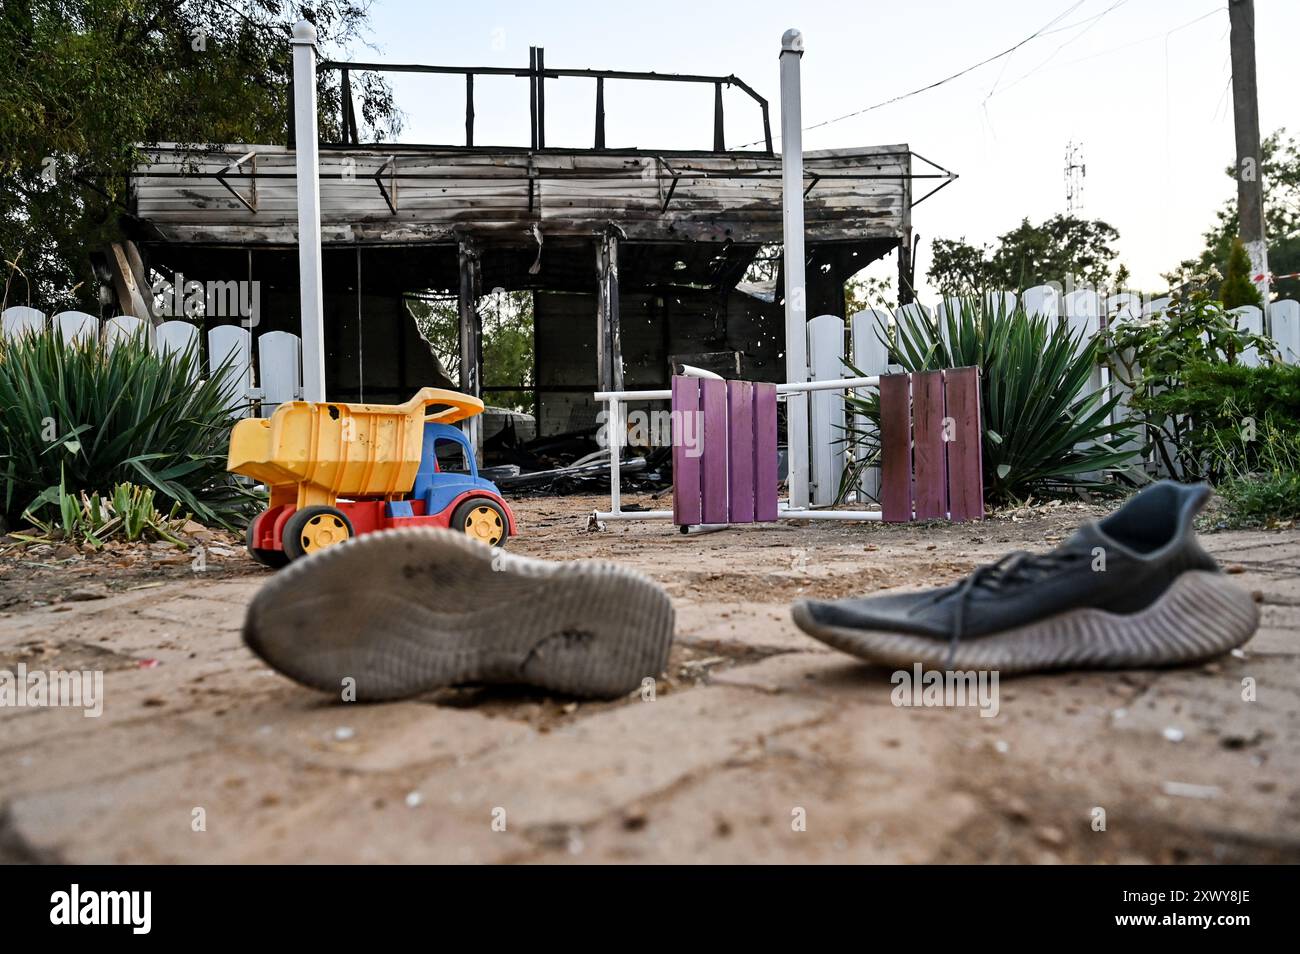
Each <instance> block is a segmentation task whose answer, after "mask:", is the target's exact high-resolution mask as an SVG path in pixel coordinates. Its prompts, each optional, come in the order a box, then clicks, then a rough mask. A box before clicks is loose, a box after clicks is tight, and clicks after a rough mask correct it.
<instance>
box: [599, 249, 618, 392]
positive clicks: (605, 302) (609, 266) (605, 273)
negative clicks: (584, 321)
mask: <svg viewBox="0 0 1300 954" xmlns="http://www.w3.org/2000/svg"><path fill="white" fill-rule="evenodd" d="M596 273H597V276H598V277H599V280H600V290H599V291H598V293H597V295H596V377H597V379H598V380H599V382H600V390H602V391H621V390H623V344H622V332H621V330H620V328H619V315H618V230H617V229H614V228H607V229H606V230H605V234H604V235H602V236H601V237H600V239H599V240H598V241H597V243H596Z"/></svg>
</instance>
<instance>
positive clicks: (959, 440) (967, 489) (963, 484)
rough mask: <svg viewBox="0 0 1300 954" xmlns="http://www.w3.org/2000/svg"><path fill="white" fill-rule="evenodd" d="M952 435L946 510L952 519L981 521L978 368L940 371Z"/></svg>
mask: <svg viewBox="0 0 1300 954" xmlns="http://www.w3.org/2000/svg"><path fill="white" fill-rule="evenodd" d="M944 392H945V393H946V395H947V408H948V417H949V418H950V419H951V420H952V434H951V436H950V437H949V439H948V442H947V452H948V511H949V514H950V515H951V518H952V519H953V520H983V519H984V448H983V434H984V429H983V427H982V421H981V420H980V377H979V368H954V369H952V370H951V371H945V372H944Z"/></svg>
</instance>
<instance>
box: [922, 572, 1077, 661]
mask: <svg viewBox="0 0 1300 954" xmlns="http://www.w3.org/2000/svg"><path fill="white" fill-rule="evenodd" d="M1083 557H1084V554H1083V553H1082V552H1081V551H1079V550H1053V551H1051V552H1050V553H1030V552H1029V551H1028V550H1015V551H1013V552H1011V553H1008V554H1007V555H1006V556H1004V557H1002V558H1001V559H1000V560H997V561H996V562H994V563H986V564H985V565H984V566H981V567H976V568H975V570H974V571H972V572H971V574H970V575H969V576H967V577H966V579H964V580H962V581H961V583H960V584H959V585H958V587H957V591H956V593H955V594H954V595H955V596H956V598H957V605H956V606H955V607H954V608H953V616H952V635H951V637H950V638H949V640H948V652H947V654H946V655H945V657H944V664H943V665H944V668H945V669H951V668H952V660H953V656H954V654H955V653H956V652H957V644H958V643H959V642H961V639H962V637H963V636H964V635H965V629H966V609H967V603H968V602H969V601H970V600H971V598H972V597H973V596H974V595H975V592H976V591H977V590H979V589H984V590H987V591H989V592H994V593H997V592H1003V591H1006V590H1007V589H1011V588H1014V587H1018V586H1025V585H1029V584H1032V583H1037V582H1039V581H1041V580H1043V579H1044V578H1046V577H1048V576H1051V575H1052V574H1054V573H1058V572H1060V571H1061V570H1063V569H1065V568H1066V567H1068V566H1071V565H1072V564H1074V563H1077V562H1078V561H1079V560H1080V559H1082V558H1083Z"/></svg>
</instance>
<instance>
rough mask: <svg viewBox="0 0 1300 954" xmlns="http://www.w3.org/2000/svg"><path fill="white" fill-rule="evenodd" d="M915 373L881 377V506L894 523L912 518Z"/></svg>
mask: <svg viewBox="0 0 1300 954" xmlns="http://www.w3.org/2000/svg"><path fill="white" fill-rule="evenodd" d="M910 380H911V376H910V375H907V374H884V375H881V376H880V447H881V461H880V509H881V511H882V516H883V517H884V519H885V520H887V521H888V522H890V523H906V522H907V521H909V520H911V519H912V415H911V411H910V408H909V403H910V391H911V389H910V388H909V386H908V385H909V382H910Z"/></svg>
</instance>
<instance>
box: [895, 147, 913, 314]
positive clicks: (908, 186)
mask: <svg viewBox="0 0 1300 954" xmlns="http://www.w3.org/2000/svg"><path fill="white" fill-rule="evenodd" d="M902 186H903V222H902V229H901V231H900V234H899V241H898V304H899V307H900V308H901V307H902V306H903V305H908V304H911V303H912V302H913V301H915V300H916V288H915V287H914V286H915V278H914V272H913V268H914V265H913V262H912V156H911V153H909V154H908V155H907V156H905V157H904V158H903V180H902Z"/></svg>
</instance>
